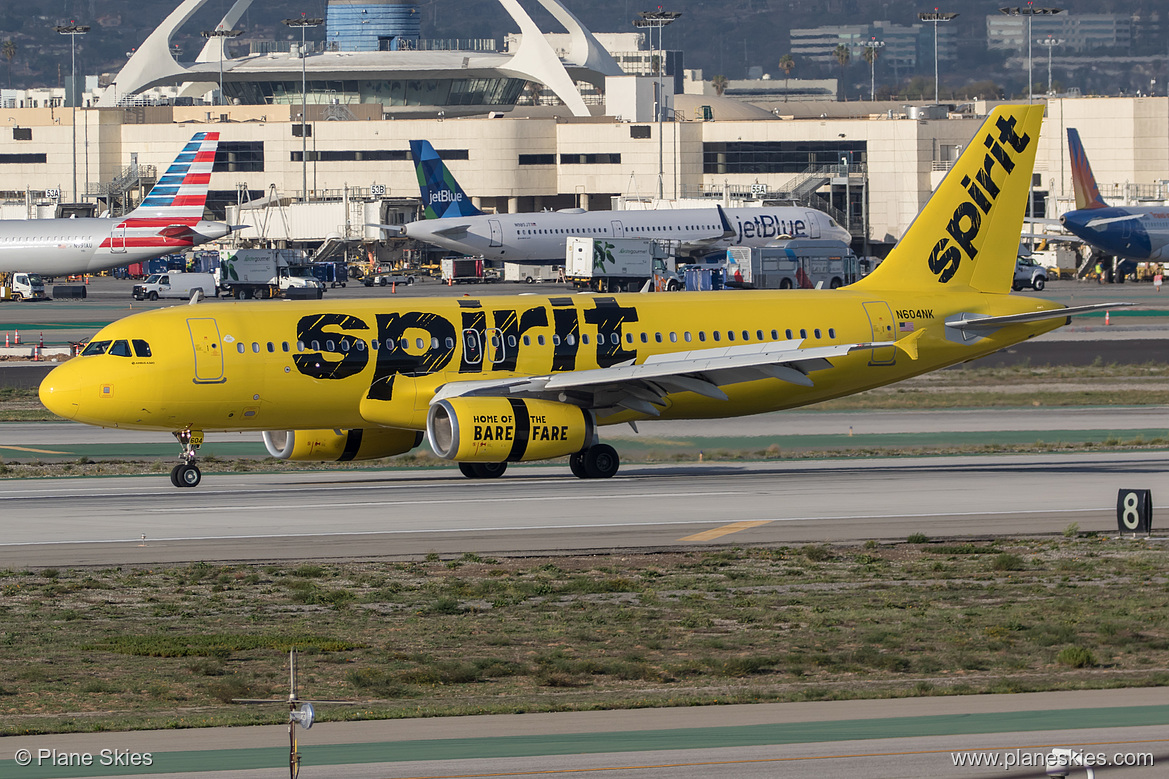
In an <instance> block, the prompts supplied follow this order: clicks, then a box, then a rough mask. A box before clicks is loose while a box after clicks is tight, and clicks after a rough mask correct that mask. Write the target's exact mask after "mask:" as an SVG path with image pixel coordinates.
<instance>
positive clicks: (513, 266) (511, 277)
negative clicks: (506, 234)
mask: <svg viewBox="0 0 1169 779" xmlns="http://www.w3.org/2000/svg"><path fill="white" fill-rule="evenodd" d="M562 270H563V268H562V266H560V265H537V264H534V263H528V262H505V263H504V264H503V280H504V281H514V282H519V283H523V284H536V283H538V282H541V281H560V279H561V271H562Z"/></svg>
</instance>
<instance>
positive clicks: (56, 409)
mask: <svg viewBox="0 0 1169 779" xmlns="http://www.w3.org/2000/svg"><path fill="white" fill-rule="evenodd" d="M78 379H79V376H78V372H77V368H76V366H74V365H73V364H72V363H71V362H67V363H65V364H63V365H58V366H57V367H56V368H54V369H53V370H51V371H49V375H48V376H46V377H45V378H44V380H42V381H41V386H40V390H39V391H38V393H37V394H38V395H39V396H40V399H41V404H42V405H43V406H44V407H45V408H47V409H48V410H49V411H52V412H53V413H54V414H56V415H57V416H59V417H64V418H65V419H74V418H76V416H77V412H78V411H79V410H80V409H81V393H82V387H81V384H80V383H79V381H78Z"/></svg>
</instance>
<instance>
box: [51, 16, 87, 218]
mask: <svg viewBox="0 0 1169 779" xmlns="http://www.w3.org/2000/svg"><path fill="white" fill-rule="evenodd" d="M53 29H54V30H56V31H57V32H59V33H60V34H62V35H68V36H69V51H70V55H71V58H72V61H73V65H72V69H71V70H70V72H69V79H70V81H69V94H70V95H71V96H72V100H71V102H72V103H73V121H72V124H73V202H74V203H76V202H78V200H77V36H78V35H85V34H86V33H87V32H89V25H88V24H76V23H75V22H73V21H72V20H71V21H70V22H69V24H63V25H59V26H57V27H54V28H53Z"/></svg>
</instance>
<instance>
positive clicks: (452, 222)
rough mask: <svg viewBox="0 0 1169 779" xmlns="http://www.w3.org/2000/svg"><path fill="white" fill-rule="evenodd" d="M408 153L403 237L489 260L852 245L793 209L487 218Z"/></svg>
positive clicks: (427, 162) (823, 218) (443, 171)
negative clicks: (630, 248)
mask: <svg viewBox="0 0 1169 779" xmlns="http://www.w3.org/2000/svg"><path fill="white" fill-rule="evenodd" d="M410 153H411V154H412V155H413V157H414V166H415V170H416V172H417V174H418V186H419V188H420V189H421V191H422V203H423V206H424V210H423V213H424V215H425V219H422V220H419V221H417V222H411V223H409V224H407V225H405V226H404V227H402V228H400V229H401V234H402V235H404V236H406V237H408V238H414V239H416V240H419V241H425V242H426V243H430V244H434V245H435V246H441V247H442V248H444V249H449V250H451V251H455V252H461V253H463V254H472V255H479V256H482V257H484V258H486V259H489V260H507V261H511V262H549V261H553V262H563V261H564V242H565V239H566V238H568V237H569V236H584V237H586V238H587V237H597V238H609V239H613V238H649V239H657V240H662V241H673V242H676V243H677V245H678V247H679V253H680V254H688V255H691V256H694V257H696V258H697V257H701V256H702V255H704V254H711V253H713V252H716V251H719V250H722V249H726V248H727V247H729V246H765V245H767V243H769V242H770V241H774V240H776V239H778V238H829V239H833V240H838V241H843V242H844V243H848V242H850V241H851V240H852V236H851V235H850V234H849V232H848V231H847V230H845V229H844V228H843V227H841V226H840V225H838V224H837V223H836V222H835V221H834V220H833V219H832V218H831V217H830V216H828V215H827V214H825V213H823V212H822V211H816V210H813V209H810V208H801V207H798V206H781V207H772V208H725V209H722V213H723V214H725V219H724V218H722V216H721V215H720V213H719V209H718V208H716V207H711V208H673V209H662V210H657V211H585V210H584V209H576V208H574V209H569V210H565V211H541V212H536V213H526V214H484V213H483V212H482V211H480V210H479V209H478V208H476V207H475V206H474V205H473V204H472V203H471V199H470V198H469V197H468V196H467V195H466V193H464V192H463V189H462V187H460V186H459V183H458V182H457V181H455V177H454V176H453V175H451V172H450V171H449V170H448V169H447V167H446V165H445V164H444V163H443V161H442V158H440V157H439V156H438V152H436V151H435V150H434V148H433V147H432V146H431V145H430V143H429V142H428V141H411V142H410Z"/></svg>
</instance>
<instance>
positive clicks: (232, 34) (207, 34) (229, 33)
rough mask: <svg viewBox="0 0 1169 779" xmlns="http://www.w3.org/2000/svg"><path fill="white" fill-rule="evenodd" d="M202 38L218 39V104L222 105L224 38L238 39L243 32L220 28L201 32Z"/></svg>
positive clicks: (225, 42) (225, 43)
mask: <svg viewBox="0 0 1169 779" xmlns="http://www.w3.org/2000/svg"><path fill="white" fill-rule="evenodd" d="M201 34H202V36H203V37H204V38H218V39H219V103H218V105H224V100H223V47H224V46H226V45H227V41H226V40H224V38H238V37H239V36H240V35H242V34H243V30H225V29H223V28H222V27H216V28H215V29H214V30H203V32H202V33H201Z"/></svg>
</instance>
